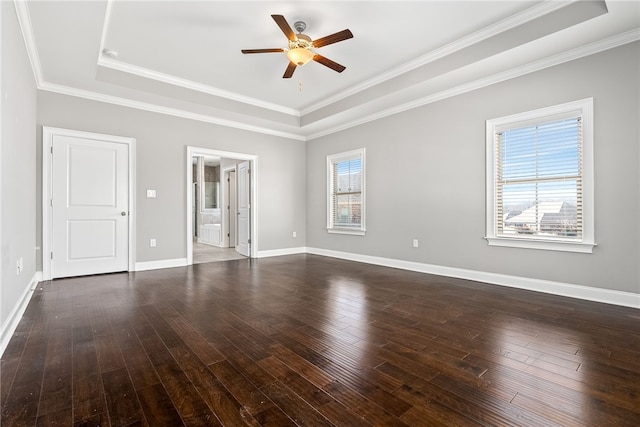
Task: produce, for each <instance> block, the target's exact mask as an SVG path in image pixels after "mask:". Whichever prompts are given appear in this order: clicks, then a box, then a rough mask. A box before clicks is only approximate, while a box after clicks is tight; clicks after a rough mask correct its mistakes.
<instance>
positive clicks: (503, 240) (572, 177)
mask: <svg viewBox="0 0 640 427" xmlns="http://www.w3.org/2000/svg"><path fill="white" fill-rule="evenodd" d="M486 150H487V158H486V161H487V202H486V203H487V236H486V239H487V241H488V243H489V245H494V246H510V247H521V248H533V249H548V250H560V251H570V252H587V253H590V252H592V251H593V247H594V246H595V243H594V220H593V100H592V98H589V99H584V100H580V101H575V102H569V103H566V104H561V105H556V106H553V107H547V108H542V109H539V110H535V111H530V112H525V113H521V114H515V115H512V116H507V117H501V118H497V119H492V120H488V121H487V126H486Z"/></svg>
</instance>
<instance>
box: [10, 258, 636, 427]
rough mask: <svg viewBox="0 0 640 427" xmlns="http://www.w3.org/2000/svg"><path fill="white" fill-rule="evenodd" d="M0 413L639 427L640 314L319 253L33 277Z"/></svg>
mask: <svg viewBox="0 0 640 427" xmlns="http://www.w3.org/2000/svg"><path fill="white" fill-rule="evenodd" d="M0 402H1V403H0V405H1V418H0V420H1V425H2V426H72V425H74V426H182V425H189V426H191V425H197V426H245V425H247V426H278V427H279V426H294V425H299V426H476V425H489V426H610V425H616V426H639V425H640V311H639V310H637V309H631V308H623V307H617V306H611V305H606V304H599V303H593V302H587V301H580V300H574V299H569V298H562V297H557V296H551V295H546V294H541V293H534V292H527V291H521V290H516V289H509V288H505V287H499V286H494V285H486V284H482V283H476V282H471V281H465V280H457V279H450V278H443V277H438V276H432V275H426V274H419V273H413V272H407V271H402V270H396V269H391V268H384V267H378V266H372V265H366V264H360V263H355V262H349V261H343V260H337V259H332V258H326V257H320V256H314V255H291V256H283V257H274V258H264V259H260V260H239V261H228V262H217V263H210V264H198V265H194V266H192V267H187V268H173V269H167V270H156V271H148V272H138V273H130V274H111V275H100V276H91V277H82V278H72V279H61V280H55V281H49V282H43V283H40V284H39V286H38V288H37V290H36V291H35V293H34V295H33V298H32V300H31V302H30V304H29V306H28V308H27V311H26V313H25V315H24V318H23V319H22V321H21V322H20V324H19V326H18V328H17V330H16V332H15V334H14V336H13V338H12V340H11V342H10V343H9V346H8V347H7V349H6V351H5V353H4V355H3V356H2V360H1V372H0Z"/></svg>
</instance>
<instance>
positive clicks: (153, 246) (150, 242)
mask: <svg viewBox="0 0 640 427" xmlns="http://www.w3.org/2000/svg"><path fill="white" fill-rule="evenodd" d="M149 246H151V247H152V248H155V247H156V239H149Z"/></svg>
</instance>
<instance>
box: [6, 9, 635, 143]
mask: <svg viewBox="0 0 640 427" xmlns="http://www.w3.org/2000/svg"><path fill="white" fill-rule="evenodd" d="M111 2H112V0H110V1H109V2H108V4H107V11H106V19H105V25H106V22H107V20H109V19H110V7H111ZM558 3H561V4H562V5H564V6H566V5H567V4H570V3H573V0H572V1H570V2H555V1H545V2H544V3H542V4H540V5H538V6H535V7H533V8H530V9H528V10H525V11H524V12H522V13H520V14H518V15H514V16H512V17H511V18H508V19H506V20H503V21H501V22H498V23H497V24H495V25H493V26H491V27H489V28H486V29H484V30H482V31H480V32H477V33H475V34H473V35H471V36H469V37H468V38H465V39H461V40H460V41H458V42H456V43H452V44H451V45H448V46H445V47H443V48H442V49H441V50H439V51H434V52H432V53H430V54H428V55H425V56H424V57H421V58H418V59H417V60H416V61H423V62H417V65H416V64H412V63H410V64H407V65H405V66H404V67H399V68H398V69H396V70H395V71H393V72H395V73H397V74H395V75H400V74H402V73H403V72H407V71H409V70H410V69H412V68H411V67H413V68H415V67H417V66H420V65H422V64H425V63H428V62H429V61H433V60H435V59H437V58H439V57H442V56H445V55H447V54H450V53H452V52H454V51H456V50H458V49H461V48H463V47H465V46H468V45H469V44H473V43H477V42H478V41H480V40H482V39H484V38H487V37H490V36H492V35H494V34H498V33H500V32H502V31H505V30H507V29H509V28H513V27H515V26H517V25H520V24H522V23H523V22H527V21H529V20H531V19H534V18H535V17H538V16H542V15H544V14H546V13H549V12H551V11H553V10H556V9H558V8H560V7H563V6H560V5H559V4H558ZM14 5H15V8H16V13H17V16H18V21H19V24H20V28H21V31H22V35H23V38H24V40H25V45H26V48H27V54H28V57H29V60H30V63H31V67H32V71H33V74H34V76H35V80H36V85H37V87H38V89H39V90H44V91H49V92H54V93H60V94H63V95H70V96H75V97H80V98H84V99H89V100H94V101H99V102H105V103H110V104H114V105H120V106H124V107H129V108H136V109H140V110H144V111H150V112H155V113H159V114H166V115H170V116H174V117H181V118H185V119H189V120H196V121H201V122H206V123H211V124H216V125H220V126H226V127H231V128H236V129H241V130H246V131H249V132H256V133H262V134H266V135H273V136H278V137H282V138H287V139H293V140H297V141H310V140H313V139H317V138H320V137H323V136H326V135H330V134H332V133H336V132H340V131H343V130H346V129H349V128H352V127H355V126H359V125H361V124H364V123H368V122H371V121H374V120H378V119H381V118H384V117H387V116H390V115H393V114H397V113H401V112H404V111H407V110H411V109H413V108H417V107H420V106H423V105H427V104H430V103H433V102H436V101H439V100H442V99H446V98H448V97H452V96H456V95H460V94H463V93H466V92H469V91H472V90H475V89H479V88H482V87H486V86H489V85H492V84H495V83H499V82H502V81H505V80H508V79H512V78H515V77H519V76H522V75H525V74H529V73H532V72H535V71H539V70H543V69H545V68H548V67H552V66H555V65H559V64H562V63H564V62H568V61H571V60H574V59H579V58H581V57H585V56H588V55H592V54H595V53H598V52H601V51H604V50H607V49H612V48H615V47H618V46H621V45H624V44H627V43H631V42H634V41H637V40H640V28H635V29H632V30H630V31H627V32H625V33H622V34H619V35H617V36H613V37H610V38H607V39H604V40H601V41H597V42H594V43H591V44H588V45H585V46H582V47H579V48H576V49H572V50H570V51H567V52H564V53H560V54H557V55H554V56H550V57H548V58H545V59H542V60H538V61H535V62H532V63H530V64H528V65H525V66H521V67H516V68H513V69H511V70H507V71H505V72H501V73H497V74H495V75H493V76H489V77H486V78H483V79H479V80H476V81H473V82H469V83H465V84H462V85H459V86H457V87H454V88H450V89H447V90H444V91H441V92H437V93H435V94H431V95H428V96H424V97H421V98H418V99H415V100H412V101H408V102H405V103H403V104H399V105H394V106H391V107H389V108H386V109H382V110H380V111H377V112H376V113H373V114H369V115H364V116H361V117H358V118H356V119H353V120H349V121H347V122H345V123H341V124H339V125H336V126H331V125H328V126H326V127H324V128H322V129H321V130H318V131H312V130H310V129H317V128H315V127H313V125H309V126H308V127H307V130H306V131H305V127H304V126H303V127H300V132H295V133H294V132H285V131H280V130H277V129H274V128H272V127H266V126H255V125H249V124H246V123H242V122H238V121H234V120H227V119H222V118H218V117H214V116H211V115H206V114H200V113H194V112H190V111H185V110H180V109H175V108H169V107H163V106H159V105H156V104H151V103H147V102H142V101H136V100H131V99H127V98H122V97H116V96H111V95H106V94H101V93H98V92H93V91H88V90H83V89H76V88H72V87H68V86H64V85H59V84H54V83H49V82H46V81H45V80H44V76H43V72H42V66H41V63H40V59H39V55H38V51H37V47H36V43H35V37H34V33H33V27H32V25H31V18H30V15H29V10H28V6H27V2H26V1H24V0H14ZM105 28H106V27H105ZM105 28H103V34H102V41H101V43H104V39H105V37H106V29H105ZM101 46H102V44H101ZM101 51H102V50H100V52H98V55H99V59H98V63H103V65H104V63H106V65H104V66H107V67H108V66H113V65H114V64H113V62H117V63H119V64H124V65H122V66H123V67H124V68H125V70H123V71H127V72H131V71H135V73H138V72H141V73H142V75H143V76H144V77H150V78H154V77H156V78H157V79H159V80H160V81H163V80H161V79H162V78H164V77H163V76H162V75H160V74H159V73H155V72H153V71H151V70H148V71H149V76H147V75H144V73H143V71H144V69H141V68H140V67H134V66H129V65H128V64H125V63H122V62H119V61H108V60H107V59H106V58H102V56H101ZM128 67H133V68H128ZM111 68H115V67H111ZM116 69H117V68H116ZM135 73H134V74H135ZM154 74H155V75H154ZM395 75H390V77H388V76H386V75H384V76H383V77H380V76H379V78H378V79H372V80H369V81H367V82H364V83H363V84H362V85H369V86H367V87H370V86H371V85H375V84H378V83H380V82H382V81H384V80H385V79H388V78H392V77H394V76H395ZM381 76H382V75H381ZM168 77H169V78H171V77H172V76H168ZM168 83H170V84H174V83H171V82H168ZM177 83H180V84H184V85H186V86H184V85H183V87H188V86H189V84H190V83H193V84H194V85H197V83H195V82H189V81H179V82H177ZM180 84H179V85H180ZM362 85H358V86H354V87H353V88H352V90H353V89H355V90H357V91H359V90H364V89H365V88H366V87H364V86H362ZM360 86H362V88H360ZM359 88H360V89H359ZM210 89H213V88H210ZM195 90H197V89H195ZM354 93H355V92H354ZM343 95H344V96H349V92H348V91H347V92H343ZM238 100H239V99H238ZM336 100H337V99H334V100H333V101H331V98H329V99H328V100H327V102H328V103H330V102H335V101H336ZM239 101H240V102H242V101H241V100H239ZM254 105H255V104H254ZM318 108H321V107H318ZM291 111H294V112H296V111H297V110H293V109H291V110H290V112H291ZM310 111H312V110H311V109H306V110H303V112H302V114H306V113H307V112H310ZM294 115H297V113H296V114H294Z"/></svg>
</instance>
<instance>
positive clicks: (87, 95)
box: [38, 82, 306, 141]
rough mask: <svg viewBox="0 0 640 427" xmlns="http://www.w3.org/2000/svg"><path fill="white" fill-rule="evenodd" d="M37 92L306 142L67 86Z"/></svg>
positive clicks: (46, 85)
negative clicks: (51, 93) (57, 94)
mask: <svg viewBox="0 0 640 427" xmlns="http://www.w3.org/2000/svg"><path fill="white" fill-rule="evenodd" d="M38 89H39V90H43V91H47V92H53V93H59V94H61V95H69V96H75V97H77V98H84V99H89V100H92V101H99V102H104V103H107V104H113V105H119V106H122V107H129V108H135V109H137V110H143V111H149V112H152V113H159V114H166V115H168V116H173V117H180V118H183V119H189V120H196V121H199V122H205V123H211V124H214V125H220V126H225V127H230V128H235V129H241V130H246V131H249V132H256V133H262V134H265V135H273V136H279V137H281V138H287V139H294V140H297V141H306V138H305V137H304V136H302V135H300V134H296V133H291V132H283V131H279V130H277V129H272V128H267V127H264V126H255V125H251V124H247V123H242V122H238V121H235V120H227V119H222V118H219V117H214V116H210V115H206V114H200V113H195V112H191V111H185V110H179V109H177V108H170V107H165V106H162V105H157V104H151V103H148V102H142V101H136V100H132V99H127V98H122V97H118V96H112V95H105V94H103V93H97V92H92V91H88V90H82V89H76V88H72V87H69V86H64V85H59V84H54V83H48V82H44V83H43V84H42V85H40V86H38Z"/></svg>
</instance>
